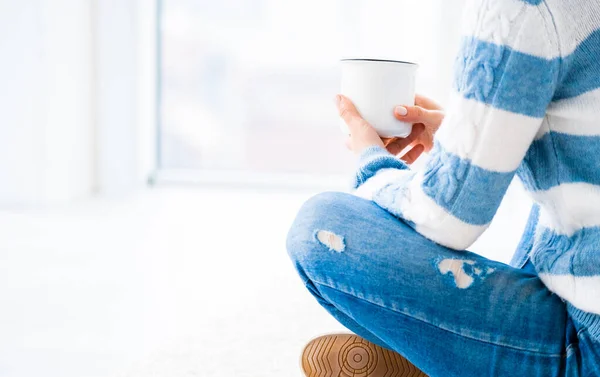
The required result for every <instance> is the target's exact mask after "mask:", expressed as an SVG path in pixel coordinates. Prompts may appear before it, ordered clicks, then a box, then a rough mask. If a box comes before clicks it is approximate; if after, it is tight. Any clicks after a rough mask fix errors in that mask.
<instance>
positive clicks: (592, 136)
mask: <svg viewBox="0 0 600 377" xmlns="http://www.w3.org/2000/svg"><path fill="white" fill-rule="evenodd" d="M599 153H600V0H571V1H568V2H566V1H563V0H545V1H544V0H472V1H470V3H469V5H468V7H467V10H466V12H465V20H464V22H463V41H462V44H461V49H460V52H459V54H458V57H457V60H456V72H455V82H454V91H453V93H452V96H451V101H450V105H449V107H448V111H447V115H446V118H445V120H444V122H443V124H442V125H441V127H440V129H439V131H438V133H437V134H436V137H435V146H434V149H433V150H432V152H431V154H430V156H429V161H428V163H427V165H426V167H425V168H424V169H423V170H422V171H418V172H415V171H411V170H410V168H409V167H408V166H407V165H405V164H404V163H402V162H401V161H399V160H398V159H397V158H395V157H394V156H392V155H390V154H389V153H387V151H385V150H384V149H382V148H379V147H373V148H369V149H368V150H367V151H365V152H364V154H363V156H361V159H360V168H359V170H358V173H357V175H356V180H355V187H356V194H357V195H359V196H361V197H365V198H368V199H371V200H373V201H374V202H376V203H377V204H378V205H379V206H381V207H383V208H385V209H386V210H388V211H389V212H390V213H392V214H394V215H395V216H398V217H400V218H402V219H403V220H405V221H406V222H407V223H408V224H410V225H411V226H412V227H414V228H415V229H416V231H418V232H419V233H421V234H422V235H424V236H425V237H427V238H429V239H431V240H433V241H435V242H437V243H439V244H442V245H444V246H447V247H450V248H453V249H457V250H464V249H466V248H467V247H468V246H470V245H471V244H472V243H473V242H474V241H475V240H476V239H477V238H478V237H479V236H480V235H481V234H482V233H483V232H484V231H485V229H486V228H487V227H488V226H489V224H490V222H491V220H492V218H493V217H494V215H495V213H496V210H497V209H498V206H499V205H500V202H501V200H502V198H503V196H504V195H505V193H506V190H507V188H508V186H509V184H510V182H511V180H512V179H513V178H514V176H515V175H517V176H518V177H519V178H520V179H521V181H522V182H523V185H524V187H525V189H526V190H527V191H528V192H529V194H530V195H531V197H532V198H533V200H534V202H535V206H534V210H533V211H532V215H531V216H530V220H529V225H528V226H527V228H526V230H525V233H524V235H523V240H522V242H521V244H520V246H519V250H518V252H517V254H516V255H515V258H514V259H513V265H515V266H517V267H518V266H520V265H522V264H523V263H524V261H526V260H527V259H528V258H529V259H531V261H532V262H533V263H534V265H535V266H536V269H537V271H538V274H539V276H540V278H541V279H542V281H543V282H544V283H545V284H546V286H547V287H548V288H549V289H550V290H551V291H553V292H555V293H556V294H558V295H559V296H560V297H562V298H563V299H565V300H566V301H568V303H569V310H570V312H571V314H572V316H573V317H574V318H575V319H576V320H578V321H579V322H580V323H582V324H584V325H586V326H587V327H588V328H589V331H590V333H591V334H592V335H593V336H595V337H596V338H597V339H600V160H598V154H599Z"/></svg>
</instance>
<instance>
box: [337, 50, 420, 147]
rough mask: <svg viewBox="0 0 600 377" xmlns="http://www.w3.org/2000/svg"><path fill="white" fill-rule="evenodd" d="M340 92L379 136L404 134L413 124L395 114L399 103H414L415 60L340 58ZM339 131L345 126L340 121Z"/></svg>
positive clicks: (345, 127)
mask: <svg viewBox="0 0 600 377" xmlns="http://www.w3.org/2000/svg"><path fill="white" fill-rule="evenodd" d="M341 65H342V88H341V94H343V95H344V96H346V97H348V98H349V99H350V100H351V101H352V102H353V103H354V105H355V106H356V108H357V110H358V112H359V113H360V114H361V115H362V117H363V118H364V119H365V120H366V121H367V122H369V123H370V124H371V125H372V126H373V127H374V128H375V130H376V131H377V133H378V134H379V136H381V137H388V138H390V137H407V136H408V135H410V132H411V131H412V124H410V123H406V122H401V121H399V120H398V119H396V117H395V116H394V108H395V107H396V106H398V105H408V106H412V105H414V103H415V78H416V73H417V68H418V65H417V64H415V63H409V62H403V61H396V60H379V59H342V60H341ZM341 127H342V132H344V133H345V134H346V135H348V134H349V133H350V132H349V130H348V126H347V125H346V124H345V123H344V122H343V121H342V125H341Z"/></svg>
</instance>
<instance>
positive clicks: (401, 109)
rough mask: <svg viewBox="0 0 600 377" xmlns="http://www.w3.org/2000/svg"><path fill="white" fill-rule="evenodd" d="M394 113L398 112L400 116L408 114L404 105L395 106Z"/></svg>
mask: <svg viewBox="0 0 600 377" xmlns="http://www.w3.org/2000/svg"><path fill="white" fill-rule="evenodd" d="M396 114H398V115H400V116H401V117H403V116H406V114H408V110H407V109H406V107H404V106H397V107H396Z"/></svg>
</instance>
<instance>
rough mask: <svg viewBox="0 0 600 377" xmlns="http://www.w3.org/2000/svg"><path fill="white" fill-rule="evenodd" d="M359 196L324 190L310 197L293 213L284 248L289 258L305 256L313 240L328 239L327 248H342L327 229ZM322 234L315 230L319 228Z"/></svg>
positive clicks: (332, 225)
mask: <svg viewBox="0 0 600 377" xmlns="http://www.w3.org/2000/svg"><path fill="white" fill-rule="evenodd" d="M354 200H360V199H359V198H357V197H355V196H353V195H350V194H345V193H340V192H325V193H321V194H317V195H315V196H313V197H312V198H310V199H309V200H308V201H306V203H304V205H302V207H301V208H300V211H299V212H298V214H297V215H296V219H295V220H294V223H293V224H292V226H291V228H290V230H289V232H288V235H287V242H286V244H287V251H288V254H289V255H290V257H291V258H292V260H293V261H295V262H296V261H298V260H302V259H304V258H306V256H307V254H309V253H311V252H312V251H313V249H314V246H315V241H317V240H319V239H321V240H322V241H331V247H332V248H334V249H337V251H342V250H341V249H342V248H343V244H342V243H340V242H339V241H340V239H337V238H336V237H335V235H334V234H333V233H330V232H327V229H331V228H332V227H335V223H339V222H341V221H343V218H344V213H348V212H349V211H351V210H352V208H353V205H352V202H353V201H354ZM320 230H321V231H324V232H325V233H319V231H320Z"/></svg>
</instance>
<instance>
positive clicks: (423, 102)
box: [415, 94, 443, 110]
mask: <svg viewBox="0 0 600 377" xmlns="http://www.w3.org/2000/svg"><path fill="white" fill-rule="evenodd" d="M415 105H417V106H421V107H424V108H426V109H428V110H442V109H443V108H442V106H441V105H440V104H439V103H437V102H435V101H434V100H432V99H431V98H429V97H425V96H423V95H420V94H417V95H416V96H415Z"/></svg>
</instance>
